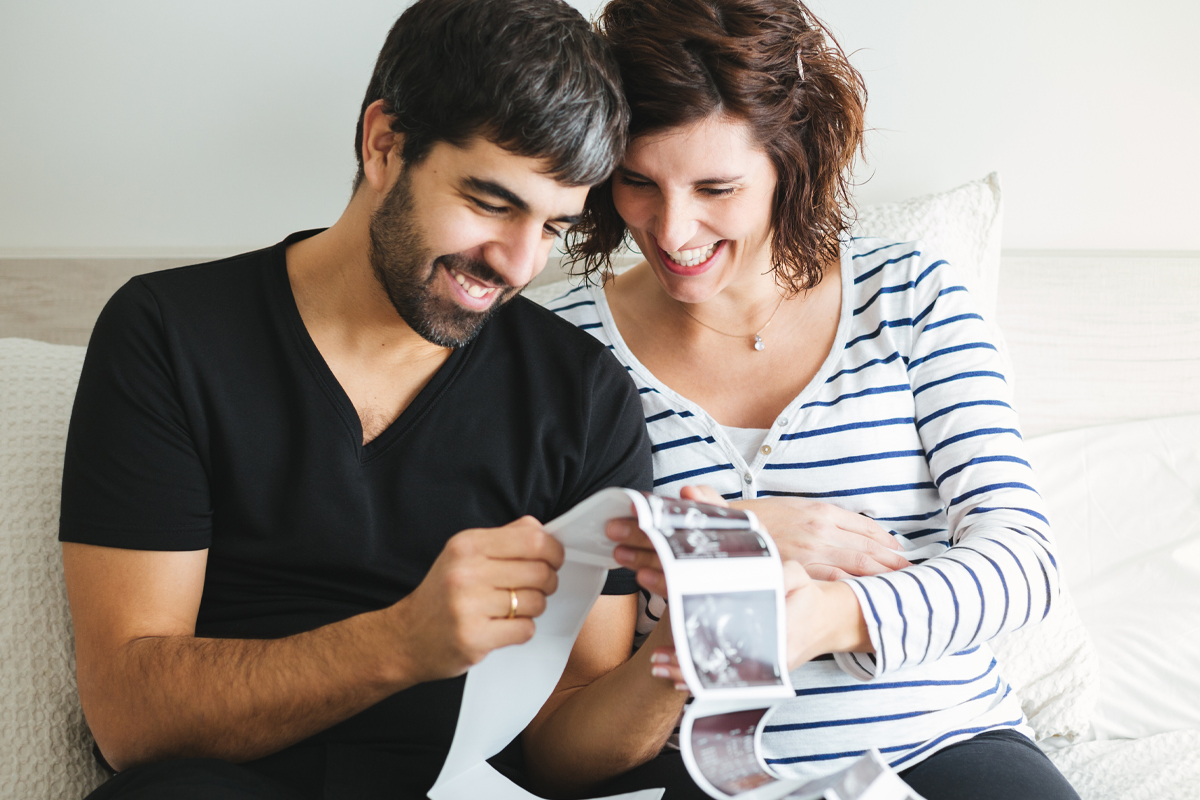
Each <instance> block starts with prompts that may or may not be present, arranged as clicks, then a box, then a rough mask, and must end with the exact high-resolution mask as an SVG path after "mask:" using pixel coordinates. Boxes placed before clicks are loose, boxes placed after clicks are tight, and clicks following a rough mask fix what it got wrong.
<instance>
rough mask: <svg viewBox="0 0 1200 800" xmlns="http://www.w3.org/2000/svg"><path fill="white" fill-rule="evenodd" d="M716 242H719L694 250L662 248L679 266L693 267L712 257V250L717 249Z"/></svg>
mask: <svg viewBox="0 0 1200 800" xmlns="http://www.w3.org/2000/svg"><path fill="white" fill-rule="evenodd" d="M718 244H720V242H713V243H712V244H710V245H705V246H704V247H697V248H696V249H694V250H664V251H663V252H665V253H666V254H667V255H668V256H670V257H671V260H672V261H674V262H675V263H676V264H678V265H679V266H681V267H695V266H698V265H700V264H703V263H704V262H705V261H708V259H710V258H712V254H713V251H714V250H716V249H717V245H718Z"/></svg>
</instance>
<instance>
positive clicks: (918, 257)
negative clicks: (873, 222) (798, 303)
mask: <svg viewBox="0 0 1200 800" xmlns="http://www.w3.org/2000/svg"><path fill="white" fill-rule="evenodd" d="M842 264H843V267H844V268H845V267H846V266H847V265H848V266H849V269H850V272H851V276H852V280H851V285H852V286H853V288H854V290H855V294H856V295H857V296H858V298H859V305H858V306H856V308H863V309H865V306H863V305H862V304H865V303H872V304H873V303H874V301H878V300H880V299H887V300H891V301H903V300H904V299H905V298H906V297H907V298H918V297H936V296H937V295H938V294H940V293H942V292H944V291H945V290H946V289H947V288H948V287H950V286H957V285H958V284H959V283H960V282H959V281H958V280H957V279H956V278H955V277H954V274H953V271H952V270H951V268H950V265H949V263H948V262H947V261H946V259H944V258H943V257H942V256H941V255H940V254H939V252H938V251H937V248H936V246H931V245H930V243H928V242H926V241H923V240H921V239H913V240H910V241H894V240H891V239H878V238H873V237H855V238H852V239H848V240H846V241H845V243H844V244H843V248H842ZM892 304H893V303H888V305H892ZM859 313H861V311H860V312H859Z"/></svg>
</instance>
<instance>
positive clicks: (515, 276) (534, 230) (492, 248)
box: [484, 223, 552, 286]
mask: <svg viewBox="0 0 1200 800" xmlns="http://www.w3.org/2000/svg"><path fill="white" fill-rule="evenodd" d="M551 244H552V242H551V240H549V239H547V238H546V237H545V236H544V234H543V230H542V226H541V225H535V224H533V223H527V224H520V225H513V226H512V227H511V228H509V229H507V230H506V231H505V232H504V236H503V237H502V238H501V239H500V240H498V241H495V242H493V243H492V244H490V245H489V246H488V247H487V248H486V249H485V251H484V255H485V257H486V259H487V262H488V265H489V266H491V268H492V269H494V270H496V272H497V273H499V274H500V276H501V277H502V278H504V282H505V283H507V284H508V285H509V286H524V285H525V284H527V283H529V282H530V281H531V280H533V279H534V278H535V277H537V275H538V273H539V272H541V271H542V270H543V269H544V268H545V266H546V259H547V258H548V257H549V255H550V246H551Z"/></svg>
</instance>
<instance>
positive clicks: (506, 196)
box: [463, 177, 583, 225]
mask: <svg viewBox="0 0 1200 800" xmlns="http://www.w3.org/2000/svg"><path fill="white" fill-rule="evenodd" d="M463 185H464V186H466V187H467V188H468V189H474V190H475V191H477V192H480V193H481V194H486V195H490V196H492V197H495V198H497V199H499V200H503V201H504V202H506V203H508V204H509V205H510V206H512V207H513V208H515V209H517V210H518V211H520V212H521V213H522V214H528V213H529V203H526V202H525V201H524V200H523V199H521V197H520V196H518V195H517V194H515V193H514V192H513V191H512V190H511V189H508V188H506V187H504V186H501V185H500V184H498V183H496V182H495V181H486V180H484V179H483V178H473V177H467V178H464V179H463ZM581 219H583V215H582V214H566V215H564V216H561V217H555V218H554V222H564V223H566V224H567V225H575V224H576V223H578V222H579V220H581Z"/></svg>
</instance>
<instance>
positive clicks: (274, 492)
mask: <svg viewBox="0 0 1200 800" xmlns="http://www.w3.org/2000/svg"><path fill="white" fill-rule="evenodd" d="M313 233H315V231H310V232H304V233H299V234H294V235H293V236H291V237H289V238H288V239H287V240H285V241H284V242H281V243H280V244H278V245H276V246H275V247H272V248H269V249H266V250H261V251H257V252H253V253H248V254H245V255H241V256H236V257H234V258H229V259H226V260H223V261H217V262H213V263H209V264H201V265H197V266H192V267H183V268H180V269H173V270H167V271H164V272H158V273H153V274H149V275H142V276H139V277H137V278H134V279H133V280H131V281H130V282H129V283H127V284H126V285H125V286H124V287H122V288H121V289H120V290H119V291H118V292H117V293H116V294H115V295H114V296H113V298H112V299H111V300H110V301H109V303H108V304H107V306H106V307H105V309H104V311H103V313H102V314H101V315H100V318H99V320H98V321H97V323H96V327H95V330H94V332H93V334H92V339H91V342H90V343H89V345H88V352H87V357H86V359H85V362H84V366H83V373H82V375H81V377H80V381H79V389H78V393H77V395H76V398H75V406H74V411H73V412H72V416H71V426H70V432H69V435H68V437H67V451H66V460H65V464H64V470H63V495H62V515H61V522H60V529H59V538H60V539H61V540H62V541H64V542H82V543H86V544H94V545H103V546H108V547H119V548H128V549H137V550H176V551H179V550H199V549H205V548H207V549H208V562H207V570H206V574H205V578H204V592H203V596H202V599H201V603H200V611H199V616H198V619H197V621H196V635H197V636H202V637H232V638H276V637H281V636H287V635H290V634H294V633H298V632H301V631H306V630H311V629H313V628H317V627H320V626H321V625H325V624H328V623H331V622H336V621H338V620H342V619H345V618H347V617H350V616H353V615H355V614H359V613H363V612H366V611H372V610H376V609H379V608H383V607H386V606H388V605H390V604H392V603H394V602H396V601H397V600H399V599H400V598H402V597H404V596H405V595H407V594H408V593H409V592H411V591H412V590H413V589H414V588H416V586H417V585H418V584H419V583H420V582H421V580H422V579H423V578H424V577H425V574H426V573H427V572H428V571H429V568H430V567H431V566H432V564H433V562H434V560H435V559H436V558H437V556H438V554H439V553H441V551H442V548H443V546H444V545H445V543H446V541H447V539H449V538H450V537H451V536H453V535H454V534H455V533H457V532H459V531H461V530H465V529H467V528H479V527H493V526H498V525H503V524H506V523H508V522H511V521H512V520H514V519H517V518H518V517H520V516H522V515H524V514H532V515H533V516H534V517H536V518H538V519H540V520H542V521H546V520H549V519H552V518H554V517H556V516H558V515H559V514H562V513H563V512H565V511H567V510H568V509H569V508H571V507H572V506H573V505H575V504H576V503H578V502H579V501H581V500H583V499H584V498H586V497H588V496H589V495H591V494H593V493H594V492H596V491H599V490H600V489H603V488H605V487H608V486H626V487H631V488H635V489H645V490H649V489H650V487H651V485H652V473H651V464H650V446H649V441H648V438H647V436H646V430H645V423H644V419H643V415H642V408H641V403H640V401H639V399H638V394H637V390H636V388H635V387H634V386H633V384H632V382H631V381H630V380H629V378H628V376H627V374H626V372H625V370H624V369H623V368H622V367H621V366H620V365H619V364H618V363H617V361H616V359H614V358H613V357H612V355H611V354H610V353H608V352H607V350H606V349H605V348H604V346H603V345H601V344H600V343H598V342H597V341H596V340H595V339H594V338H592V337H591V336H589V335H588V334H587V333H585V332H582V331H579V330H577V329H576V328H575V327H574V326H572V325H570V324H568V323H566V322H564V321H563V320H561V319H559V318H558V317H556V316H555V315H554V314H551V313H550V312H548V311H546V310H545V309H543V308H541V307H539V306H537V305H536V304H534V303H532V302H530V301H528V300H526V299H524V298H523V297H517V298H515V299H514V300H512V301H511V302H509V303H508V304H507V305H506V306H505V307H504V308H503V309H502V310H500V311H499V312H498V313H497V314H496V315H495V317H493V318H492V319H491V320H490V321H489V322H488V323H487V324H486V325H485V326H484V327H483V329H482V330H481V331H480V333H479V335H478V336H477V337H476V338H475V339H474V340H473V341H472V342H471V343H470V344H468V345H466V346H464V347H461V348H458V349H456V350H454V351H453V352H452V353H451V355H450V357H449V358H448V359H447V360H446V362H445V363H444V364H443V365H442V367H441V368H440V369H439V370H438V371H437V373H436V374H435V375H434V376H433V378H432V379H431V380H430V381H429V383H428V384H427V385H426V386H425V387H424V388H423V389H422V390H421V392H420V393H419V394H418V396H417V397H416V398H415V399H414V400H413V401H412V403H411V404H410V405H409V406H408V407H407V408H406V409H405V410H404V412H403V413H402V414H401V415H400V417H399V418H398V419H397V420H396V421H395V422H394V423H392V425H391V426H390V427H389V428H388V429H387V430H386V431H384V432H383V433H382V434H380V435H379V436H378V437H377V438H375V439H373V440H372V441H371V442H369V443H368V444H366V445H365V446H364V445H363V444H362V429H361V425H360V422H359V418H358V415H357V413H356V411H355V409H354V407H353V405H352V403H351V402H350V399H349V397H348V396H347V395H346V393H345V391H343V389H342V387H341V385H340V384H339V383H338V382H337V380H336V378H335V377H334V375H333V373H332V372H331V371H330V369H329V367H328V365H327V364H326V363H325V361H324V359H323V358H322V357H321V354H320V352H319V351H318V350H317V348H316V346H315V345H314V344H313V341H312V339H311V338H310V337H309V335H308V332H307V330H306V329H305V327H304V323H303V321H302V320H301V317H300V314H299V311H298V310H297V308H296V303H295V299H294V297H293V295H292V291H291V286H290V283H289V281H288V277H287V267H286V262H285V258H284V250H285V248H286V247H287V245H288V244H290V243H292V242H294V241H298V240H299V239H301V238H304V237H305V236H308V235H312V234H313ZM635 590H636V586H635V585H634V583H633V580H632V575H631V573H629V572H628V571H624V570H621V571H614V572H613V573H611V574H610V578H609V581H608V583H607V585H606V587H605V591H606V592H608V593H631V592H633V591H635ZM462 682H463V681H462V679H461V678H459V679H455V680H450V681H437V682H433V683H427V684H422V685H419V686H417V687H414V688H412V689H409V690H406V691H404V692H400V693H398V694H396V695H394V696H393V697H391V698H389V699H388V700H386V701H384V702H383V703H380V704H379V705H377V706H375V707H374V708H372V709H368V710H367V711H365V712H363V713H362V714H359V715H358V716H356V717H353V718H351V719H350V720H347V721H346V722H343V723H341V724H340V725H338V726H335V727H334V728H331V729H330V730H329V731H326V732H324V733H323V734H319V735H318V737H316V739H317V740H320V741H325V742H340V743H366V744H370V745H371V746H373V747H378V748H381V749H387V750H391V751H393V752H395V751H401V752H406V753H410V752H418V751H420V752H427V753H428V752H434V751H439V752H441V756H440V757H439V760H438V762H437V763H438V764H440V758H441V757H444V751H445V748H447V747H448V746H449V743H450V740H451V738H452V737H453V731H454V723H455V720H456V718H457V714H458V705H459V702H460V699H461V689H462ZM430 748H432V750H430Z"/></svg>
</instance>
